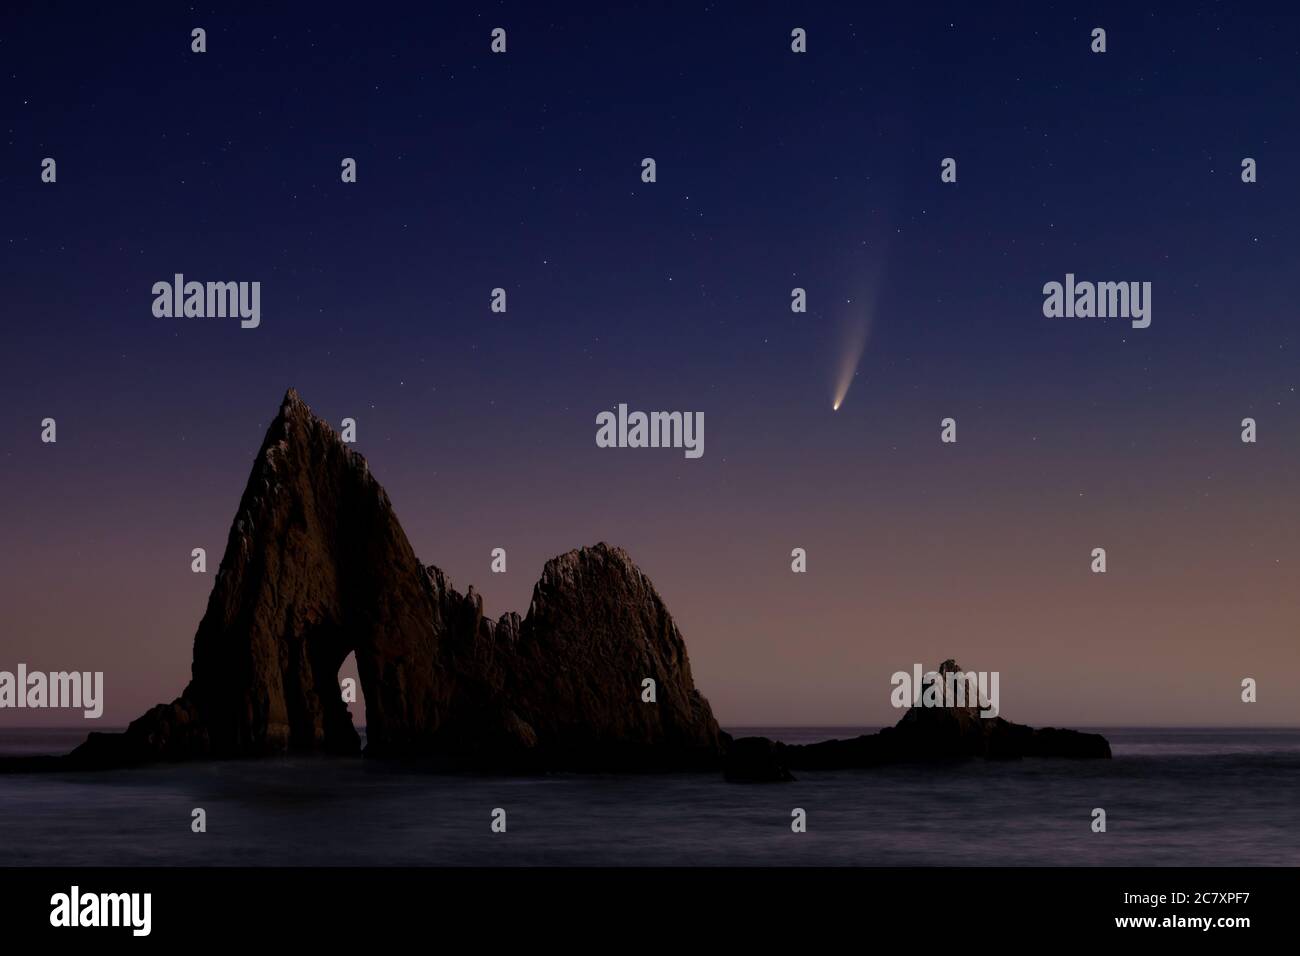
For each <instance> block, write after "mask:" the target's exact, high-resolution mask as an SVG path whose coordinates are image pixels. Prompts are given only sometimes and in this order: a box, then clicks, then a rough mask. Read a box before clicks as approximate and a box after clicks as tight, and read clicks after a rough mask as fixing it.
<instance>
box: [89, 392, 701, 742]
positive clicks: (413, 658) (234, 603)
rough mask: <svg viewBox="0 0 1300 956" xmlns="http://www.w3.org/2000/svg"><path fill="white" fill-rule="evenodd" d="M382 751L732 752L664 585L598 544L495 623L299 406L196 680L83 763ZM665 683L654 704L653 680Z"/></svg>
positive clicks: (249, 513) (565, 562)
mask: <svg viewBox="0 0 1300 956" xmlns="http://www.w3.org/2000/svg"><path fill="white" fill-rule="evenodd" d="M351 652H355V654H356V661H357V670H358V674H359V676H360V679H361V686H362V691H363V692H364V694H365V699H366V733H367V739H368V745H367V753H368V754H371V755H375V756H402V757H405V756H412V755H436V756H443V757H447V758H455V759H460V760H466V761H471V762H474V763H481V764H487V765H500V764H504V765H508V766H512V767H518V766H537V767H566V768H567V767H573V768H588V767H590V768H621V767H629V768H631V767H638V768H639V767H694V766H716V765H717V761H718V760H719V759H720V755H721V748H722V742H723V736H722V734H721V733H720V731H719V730H718V725H717V723H716V721H715V720H714V719H713V713H712V711H711V710H710V709H709V704H708V701H706V700H705V699H704V697H703V696H702V695H701V694H700V693H699V692H698V691H697V690H696V689H695V685H694V682H693V681H692V679H691V668H690V662H689V661H688V660H687V656H686V645H685V642H684V641H683V640H682V636H681V634H680V633H679V632H678V630H677V627H676V625H674V623H673V620H672V617H671V616H670V615H669V614H668V610H667V608H665V607H664V604H663V601H662V600H661V599H660V597H659V595H658V594H657V593H656V591H655V589H654V586H653V585H652V584H651V583H650V581H649V580H648V579H647V578H646V577H645V575H644V574H642V573H641V572H640V571H639V570H638V569H637V568H636V566H635V565H634V564H633V563H632V561H631V559H630V558H628V556H627V554H626V553H624V552H623V551H622V550H621V549H618V548H611V547H608V546H607V545H604V544H599V545H597V546H595V547H594V548H583V549H581V550H578V551H571V552H569V553H568V554H565V555H561V556H560V557H558V558H555V559H553V560H552V561H550V562H548V563H547V565H546V568H545V570H544V571H543V572H542V578H541V580H540V581H539V582H538V584H537V585H536V587H535V588H534V591H533V598H532V604H531V606H530V608H529V610H528V614H527V615H526V616H525V617H524V618H523V619H522V620H521V619H520V618H519V616H518V615H517V614H507V615H505V616H504V617H502V618H500V619H499V620H497V621H489V620H487V619H486V618H484V616H483V605H482V600H481V598H480V597H479V596H478V595H476V594H475V593H474V591H473V589H472V588H471V589H470V590H469V592H468V593H466V594H464V595H462V594H460V593H458V592H457V591H456V590H455V589H454V588H453V587H452V585H451V583H450V582H449V581H448V580H447V577H446V575H444V574H443V573H442V572H441V571H439V570H438V569H437V568H432V567H430V568H425V567H423V566H422V565H421V564H420V563H419V561H418V560H417V559H416V556H415V553H414V552H413V550H412V549H411V545H410V543H409V542H408V541H407V539H406V535H405V533H404V532H403V531H402V528H401V525H400V524H399V523H398V521H397V518H396V516H395V515H394V514H393V509H392V506H391V504H390V503H389V501H388V496H387V495H386V494H385V493H384V490H383V488H381V487H380V485H379V483H378V482H377V481H375V479H374V477H373V476H372V475H371V474H370V470H369V468H368V467H367V465H366V462H365V459H363V458H362V457H361V455H359V454H357V453H356V452H354V451H352V450H351V449H349V448H348V447H347V446H346V445H345V444H344V443H343V442H342V441H341V440H340V439H339V438H338V436H337V435H335V434H334V432H333V431H332V430H331V429H330V427H329V426H328V425H327V424H326V423H325V422H323V421H321V420H320V419H319V418H317V417H315V416H314V415H313V414H312V413H311V411H310V409H308V407H307V406H306V405H305V404H304V403H303V401H302V400H301V399H300V398H299V397H298V395H297V394H296V393H295V392H294V391H293V390H290V391H289V392H288V394H287V395H286V396H285V399H284V402H283V404H282V406H281V408H280V413H279V415H278V416H277V417H276V419H275V421H274V422H273V423H272V424H271V426H270V429H269V430H268V432H267V435H266V439H265V441H264V442H263V443H262V448H261V450H260V451H259V452H258V455H257V459H256V461H255V463H254V465H253V470H252V474H251V475H250V477H249V480H248V484H247V487H246V488H245V490H244V495H243V498H242V500H241V501H240V504H239V511H238V514H237V516H236V518H235V521H234V524H233V526H232V527H231V530H230V537H229V540H228V542H227V545H226V551H225V556H224V557H223V558H222V561H221V568H220V570H219V571H218V573H217V577H216V582H215V585H214V587H213V589H212V594H211V596H210V597H209V599H208V606H207V611H206V613H205V614H204V616H203V619H202V621H201V622H200V624H199V628H198V633H197V634H196V636H195V639H194V663H193V667H192V679H191V681H190V683H189V685H188V686H187V687H186V688H185V690H184V691H183V692H182V694H181V695H180V697H178V698H177V699H176V700H174V701H172V702H171V703H170V704H162V705H159V706H157V707H155V708H153V709H152V710H150V711H149V712H148V713H146V714H145V715H144V716H142V717H141V718H139V719H138V720H136V721H135V722H133V723H132V724H131V725H130V727H129V728H128V729H127V731H126V732H125V733H123V734H92V735H91V736H90V739H89V740H87V742H86V743H85V744H83V745H82V746H81V747H80V748H78V750H77V751H75V752H74V753H73V754H72V756H71V762H72V763H73V764H79V765H85V766H106V765H107V766H111V765H119V764H123V763H136V762H143V761H150V760H181V759H188V758H194V757H244V756H259V755H264V754H276V753H284V752H287V751H314V750H315V751H328V752H333V753H356V752H357V751H358V750H359V747H360V740H359V737H358V735H357V732H356V730H355V729H354V728H353V726H352V720H351V717H350V715H349V713H348V711H347V707H346V705H345V704H344V703H343V701H342V695H341V693H340V689H339V683H338V671H339V667H340V665H341V664H342V663H343V661H344V659H345V658H346V657H347V655H348V654H349V653H351ZM647 677H648V678H651V679H653V680H654V681H655V682H656V691H657V694H656V697H657V700H656V702H655V703H653V704H651V703H643V702H642V700H641V686H642V680H643V679H644V678H647Z"/></svg>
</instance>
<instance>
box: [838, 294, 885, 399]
mask: <svg viewBox="0 0 1300 956" xmlns="http://www.w3.org/2000/svg"><path fill="white" fill-rule="evenodd" d="M845 305H847V306H849V307H850V311H849V313H848V314H847V315H846V316H845V318H844V322H843V327H842V329H841V333H840V348H839V351H838V352H837V354H836V360H835V394H834V399H833V401H832V402H831V411H834V412H838V411H839V410H840V406H841V405H843V404H844V399H845V398H846V397H848V394H849V387H850V386H851V385H852V384H853V379H854V378H856V377H857V374H858V363H859V362H861V361H862V353H863V352H865V351H866V348H867V341H868V339H870V338H871V319H872V312H873V311H874V297H873V296H868V297H866V298H864V299H862V300H854V299H848V300H846V301H845Z"/></svg>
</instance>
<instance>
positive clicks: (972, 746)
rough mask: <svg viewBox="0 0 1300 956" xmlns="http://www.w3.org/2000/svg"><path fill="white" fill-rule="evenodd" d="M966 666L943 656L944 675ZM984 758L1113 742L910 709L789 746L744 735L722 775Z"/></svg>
mask: <svg viewBox="0 0 1300 956" xmlns="http://www.w3.org/2000/svg"><path fill="white" fill-rule="evenodd" d="M961 672H962V669H961V668H960V667H959V666H958V665H957V663H956V662H955V661H952V660H948V661H944V662H943V663H942V664H941V665H939V668H938V670H937V671H936V673H938V674H939V675H940V678H941V679H942V677H943V675H945V674H948V673H953V674H958V673H961ZM967 757H984V758H987V759H990V760H1014V759H1019V758H1021V757H1070V758H1098V757H1100V758H1108V757H1110V744H1109V743H1108V742H1107V740H1106V738H1105V737H1103V736H1102V735H1101V734H1087V733H1080V732H1079V731H1077V730H1057V729H1056V728H1053V727H1048V728H1045V729H1041V730H1036V729H1034V728H1033V727H1026V726H1025V725H1024V724H1013V723H1011V722H1010V721H1008V720H1005V719H1003V718H1002V717H981V716H980V713H979V708H978V707H968V706H957V705H955V704H954V705H949V706H944V707H909V708H908V710H907V712H906V713H905V714H904V715H903V717H902V719H900V720H899V721H898V723H897V724H895V725H894V726H893V727H886V728H885V729H883V730H881V731H880V732H879V733H875V734H864V735H862V736H860V737H853V738H850V739H847V740H823V741H820V742H818V743H814V744H783V743H776V742H774V741H771V740H768V739H767V738H766V737H741V738H739V739H737V740H735V741H734V742H733V743H732V744H731V746H730V747H729V748H728V749H727V753H726V759H725V762H724V764H723V773H724V776H725V777H726V778H727V779H728V780H735V781H741V782H755V781H779V780H788V779H792V775H791V773H790V771H791V770H843V769H847V768H852V767H874V766H879V765H881V764H890V763H904V762H911V761H934V760H953V759H961V758H967Z"/></svg>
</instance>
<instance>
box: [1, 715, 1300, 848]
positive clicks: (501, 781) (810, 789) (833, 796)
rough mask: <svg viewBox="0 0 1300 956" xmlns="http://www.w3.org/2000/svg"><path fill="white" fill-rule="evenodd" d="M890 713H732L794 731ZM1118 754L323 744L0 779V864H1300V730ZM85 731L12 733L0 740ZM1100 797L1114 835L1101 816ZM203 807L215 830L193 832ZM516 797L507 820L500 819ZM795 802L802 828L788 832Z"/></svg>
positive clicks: (1144, 745)
mask: <svg viewBox="0 0 1300 956" xmlns="http://www.w3.org/2000/svg"><path fill="white" fill-rule="evenodd" d="M875 729H876V728H844V727H836V728H772V727H767V728H731V732H732V733H733V734H736V735H737V736H741V735H747V734H753V733H757V734H762V735H765V736H769V737H773V738H775V739H780V740H785V741H788V742H791V743H806V742H810V741H814V740H822V739H826V738H829V737H845V736H853V735H855V734H858V733H868V732H873V731H874V730H875ZM1101 732H1102V733H1104V734H1105V735H1106V736H1107V737H1108V738H1109V739H1110V741H1111V746H1112V749H1113V752H1114V759H1112V760H1108V761H1105V760H1097V761H1077V762H1076V761H1066V760H1024V761H1018V762H1010V763H986V762H983V761H978V760H975V761H966V762H960V763H953V764H946V765H942V766H910V765H909V766H896V767H886V768H877V769H871V770H854V771H836V772H822V773H814V772H807V771H804V772H799V773H798V774H797V776H798V778H799V779H798V780H797V781H796V782H795V783H790V784H772V785H739V784H728V783H725V782H724V781H723V780H722V779H721V776H720V775H712V774H653V775H650V774H647V775H633V776H615V775H580V774H554V775H549V776H544V777H517V776H487V775H481V774H434V773H430V772H422V771H418V770H412V769H409V768H399V767H393V766H388V765H384V764H380V763H376V762H372V761H366V760H356V759H353V760H348V759H340V758H328V757H319V758H317V757H293V758H284V759H269V760H252V761H229V762H216V763H198V764H183V765H172V766H152V767H145V768H139V769H134V770H121V771H108V772H101V773H80V774H72V773H62V774H34V775H7V776H0V865H2V866H27V865H44V866H101V865H102V866H109V865H112V866H121V865H125V866H137V865H138V866H145V865H149V866H230V865H266V866H280V865H309V866H331V865H385V864H393V865H432V866H492V865H508V866H547V865H570V866H588V865H604V866H608V865H613V866H663V865H688V866H694V865H702V866H719V865H721V866H774V865H801V866H802V865H812V866H917V865H919V866H938V865H956V866H980V865H1013V866H1015V865H1047V866H1101V865H1110V866H1233V865H1245V866H1296V865H1300V731H1297V730H1213V729H1207V730H1187V729H1179V730H1167V729H1137V728H1118V729H1116V728H1111V729H1102V730H1101ZM83 738H84V732H83V731H80V730H0V755H5V756H9V755H17V754H37V753H63V752H67V751H68V750H70V749H72V747H74V746H75V745H76V744H78V743H79V742H80V741H81V740H82V739H83ZM1096 807H1100V808H1103V809H1104V810H1105V811H1106V821H1107V829H1106V832H1105V833H1094V832H1093V831H1092V828H1091V824H1092V819H1093V814H1092V812H1093V809H1094V808H1096ZM195 808H202V809H203V810H204V811H206V818H207V831H206V832H205V833H194V832H192V830H191V820H192V811H193V810H194V809H195ZM497 808H500V809H503V810H504V811H505V819H506V832H505V833H494V832H492V829H491V822H492V814H493V811H494V810H495V809H497ZM796 808H798V809H802V810H804V811H805V813H806V817H807V831H806V832H804V833H794V832H792V831H791V820H792V812H793V811H794V810H795V809H796Z"/></svg>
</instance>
